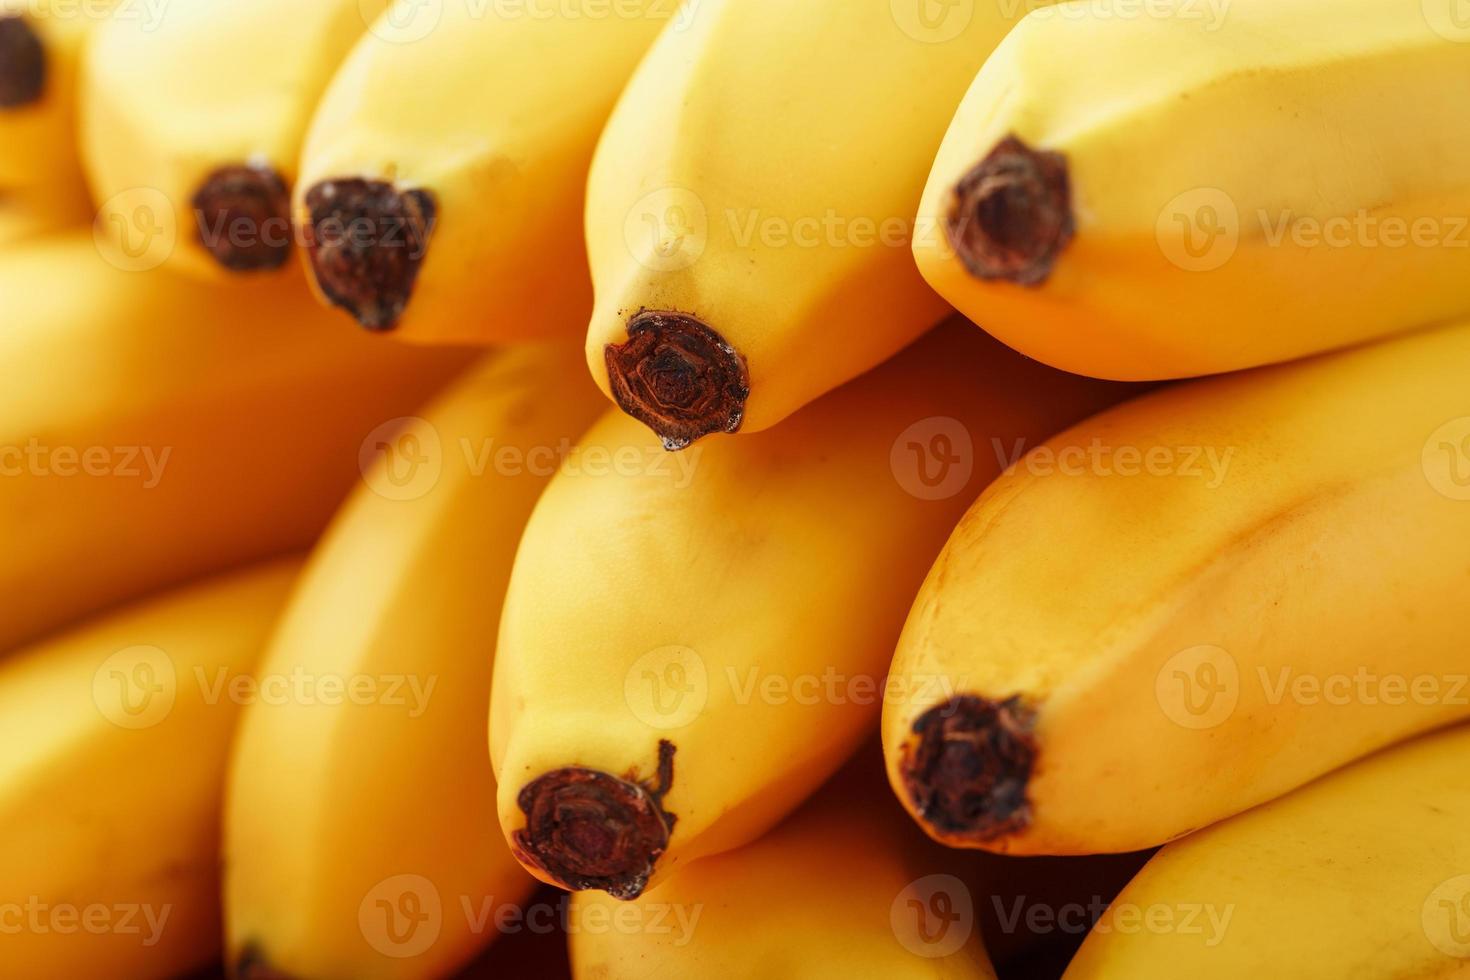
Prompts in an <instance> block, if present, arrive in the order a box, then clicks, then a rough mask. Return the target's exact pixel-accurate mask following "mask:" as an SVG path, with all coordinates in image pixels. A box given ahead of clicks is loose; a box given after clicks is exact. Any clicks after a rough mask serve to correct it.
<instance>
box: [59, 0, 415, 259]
mask: <svg viewBox="0 0 1470 980" xmlns="http://www.w3.org/2000/svg"><path fill="white" fill-rule="evenodd" d="M386 4H387V0H311V2H310V3H303V2H301V0H250V2H249V3H233V2H221V0H168V2H167V3H165V4H163V5H162V7H161V8H160V11H161V12H160V14H159V16H158V17H156V18H152V17H144V16H132V17H117V18H114V19H113V20H112V21H110V22H108V23H107V24H105V25H103V27H102V28H101V29H100V30H98V31H97V32H96V35H95V36H94V37H93V39H92V43H91V44H90V46H89V47H88V50H87V56H86V58H85V60H84V63H83V69H82V81H81V96H80V97H81V100H82V106H81V121H82V129H81V142H82V157H83V163H84V166H85V168H86V173H87V180H88V183H89V185H90V186H91V190H92V196H93V198H94V199H95V200H96V202H97V204H98V207H99V214H98V221H99V224H100V227H102V228H103V229H105V230H106V231H107V232H108V233H109V234H111V235H112V236H113V237H114V238H115V239H116V241H117V243H118V244H119V246H120V247H123V248H129V247H131V246H130V244H129V241H128V238H127V236H128V235H129V234H130V233H132V230H133V229H135V227H136V225H137V224H138V222H139V221H140V220H141V219H140V217H139V208H140V207H147V208H148V209H149V211H148V219H149V221H150V223H156V225H157V227H158V228H159V229H160V231H159V236H160V238H159V240H160V241H168V242H171V243H172V248H171V249H170V250H169V252H168V254H167V257H166V261H167V262H168V263H169V264H170V265H172V266H174V267H175V268H177V269H179V270H181V271H184V272H186V273H188V274H190V275H194V276H199V277H204V278H207V279H223V278H228V277H233V276H236V275H238V273H233V272H231V271H230V270H227V269H225V268H224V267H222V266H221V265H220V264H219V263H218V262H217V261H216V260H215V259H214V258H213V257H212V256H211V255H210V254H209V253H208V251H207V250H206V249H205V248H204V246H203V245H202V244H201V242H200V240H199V238H200V229H199V223H198V221H197V220H196V218H195V215H194V211H193V206H192V204H191V201H192V199H193V197H194V194H195V192H196V191H197V190H198V189H199V185H200V184H201V183H202V182H203V181H204V180H205V178H206V177H207V176H208V175H209V174H211V173H212V172H214V171H215V170H216V169H217V168H219V167H223V166H229V165H243V164H247V163H255V162H257V161H258V162H259V163H260V164H263V165H265V166H269V167H270V168H272V169H274V170H275V171H276V172H278V173H279V174H280V175H281V177H282V178H283V179H284V180H285V181H286V185H287V187H288V188H289V187H290V186H291V184H292V182H293V181H294V180H295V178H296V170H297V162H298V159H299V157H300V154H301V144H302V139H303V137H304V136H305V134H306V127H307V124H308V123H309V122H310V121H311V114H312V112H313V110H314V109H315V108H316V104H317V100H318V99H319V98H320V97H321V94H322V91H323V90H324V89H325V88H326V87H327V83H328V82H329V81H330V80H331V78H332V74H333V72H334V71H335V70H336V68H337V66H338V65H339V64H340V63H341V61H342V58H343V57H344V56H345V55H346V54H347V52H348V51H349V50H351V48H352V45H353V44H354V43H356V41H357V39H358V38H359V37H361V36H362V33H363V32H364V31H365V30H366V29H367V27H368V25H369V24H370V23H371V22H372V19H373V18H374V17H376V16H377V14H378V13H379V12H381V11H382V10H383V8H384V7H385V6H386ZM140 188H141V189H146V191H145V192H140V191H139V189H140ZM298 244H299V243H298ZM289 264H290V263H289V262H288V265H289Z"/></svg>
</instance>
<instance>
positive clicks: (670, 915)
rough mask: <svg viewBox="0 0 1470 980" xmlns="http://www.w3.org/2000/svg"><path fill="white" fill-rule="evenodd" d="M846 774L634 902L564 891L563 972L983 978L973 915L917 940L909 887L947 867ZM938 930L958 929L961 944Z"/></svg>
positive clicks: (615, 979) (987, 979) (659, 977)
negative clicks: (745, 839) (764, 830)
mask: <svg viewBox="0 0 1470 980" xmlns="http://www.w3.org/2000/svg"><path fill="white" fill-rule="evenodd" d="M852 768H853V767H849V769H848V770H844V772H843V774H842V775H840V776H838V777H837V779H836V780H834V781H833V782H832V783H830V784H828V785H827V786H825V787H823V789H822V790H821V792H820V793H819V794H818V795H817V796H816V797H814V798H813V799H812V800H811V801H810V802H808V803H807V804H806V805H805V806H804V807H802V809H801V810H799V811H797V812H796V813H795V814H793V815H792V816H791V817H790V818H788V819H787V820H786V821H784V822H783V823H782V824H781V825H780V826H779V827H777V828H776V829H775V830H773V831H771V832H770V833H769V834H767V835H765V836H764V837H762V838H761V839H760V840H757V841H755V842H754V843H752V844H748V845H746V846H745V847H742V848H740V849H739V850H736V851H731V852H730V853H728V854H722V855H719V856H717V857H712V858H710V859H709V860H707V861H701V862H700V863H699V864H697V865H695V866H694V867H692V868H690V869H689V870H688V871H686V872H685V873H683V874H681V875H679V876H678V877H677V878H675V879H673V880H672V881H669V882H667V883H666V884H664V885H661V886H660V887H658V888H657V889H655V890H653V891H651V892H648V893H647V894H645V895H644V896H643V897H642V898H640V899H636V900H634V901H633V902H630V903H624V902H619V901H617V900H616V899H614V898H611V897H609V896H608V895H606V894H604V893H602V892H581V893H579V894H577V895H576V896H575V897H574V898H573V899H572V911H571V917H570V919H569V920H568V928H569V932H570V936H569V944H570V947H571V954H572V972H573V975H574V976H576V977H577V978H579V980H643V978H647V980H683V978H686V977H722V978H730V980H765V978H768V977H799V978H802V980H825V978H830V980H843V978H848V977H852V978H871V980H889V978H892V980H962V978H972V980H982V978H983V980H994V977H995V972H994V971H993V970H992V969H991V965H990V961H989V959H988V958H987V957H986V953H985V948H984V946H983V944H982V942H981V938H980V933H979V930H978V928H976V926H975V920H974V918H973V917H970V918H969V919H968V921H966V920H964V919H960V920H957V921H955V922H952V923H947V924H945V925H944V926H942V927H940V926H939V925H938V924H937V923H936V922H935V921H934V920H933V919H932V912H931V913H930V915H931V919H930V920H929V921H928V922H924V923H923V928H925V929H927V930H929V931H928V932H927V934H925V933H922V932H920V931H919V927H918V926H917V923H919V922H920V921H921V920H918V919H915V918H913V917H914V916H917V915H920V914H922V912H923V908H922V907H923V905H925V904H926V901H925V900H926V899H930V897H931V895H930V893H929V892H927V891H924V892H921V891H919V890H918V889H917V888H915V887H913V886H914V883H915V882H920V881H923V880H925V879H926V878H928V877H929V876H931V875H935V874H942V873H946V872H949V871H950V868H949V867H948V863H947V861H946V860H945V857H944V856H943V855H940V854H937V853H936V850H938V849H933V850H930V849H926V848H924V847H923V846H922V843H923V842H922V837H920V836H919V834H918V832H917V831H916V830H914V828H913V827H912V826H904V825H903V815H902V813H901V812H900V811H899V810H898V808H897V807H895V806H893V804H892V801H891V800H887V799H883V798H881V795H880V794H882V793H883V789H882V787H881V785H879V784H877V783H876V782H875V781H873V780H869V779H864V778H854V776H855V775H858V774H855V773H854V772H853V771H852ZM875 768H876V767H875ZM861 775H866V774H865V773H864V774H861ZM916 837H918V838H919V839H918V840H915V838H916ZM954 880H955V881H957V880H958V879H954ZM961 888H964V889H965V891H966V892H967V893H969V894H968V897H969V899H970V903H971V907H973V906H974V905H975V904H977V903H978V902H979V901H983V899H982V898H981V897H980V896H978V895H976V894H974V893H973V892H971V891H970V889H968V888H967V887H966V886H964V885H950V886H949V887H948V888H947V889H946V898H948V899H949V900H950V902H951V906H954V905H955V904H957V903H955V901H954V900H955V899H956V898H958V895H956V894H954V893H956V892H958V891H959V890H960V889H961ZM906 892H907V893H908V894H907V895H906ZM909 900H913V901H915V902H916V903H918V904H919V905H920V911H915V910H912V909H910V908H908V907H907V904H908V901H909ZM895 906H897V908H895ZM948 929H955V930H960V929H965V930H967V935H966V936H965V938H964V941H963V943H961V942H959V941H958V939H959V936H958V935H956V936H955V937H954V941H951V940H950V936H949V935H948V934H947V932H946V931H945V930H948ZM951 946H953V947H954V948H953V949H952V950H951V949H950V947H951Z"/></svg>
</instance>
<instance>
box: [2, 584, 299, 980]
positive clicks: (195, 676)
mask: <svg viewBox="0 0 1470 980" xmlns="http://www.w3.org/2000/svg"><path fill="white" fill-rule="evenodd" d="M298 568H299V562H297V561H294V560H292V561H284V562H280V561H278V562H273V563H271V564H269V565H265V566H261V567H258V568H254V569H251V570H249V571H247V572H244V573H235V574H232V575H230V576H229V577H226V578H220V579H214V580H210V581H208V582H204V583H201V584H197V585H192V586H190V587H188V588H185V589H181V590H179V591H177V592H173V593H169V594H167V595H164V596H160V597H157V598H153V599H150V600H148V601H147V602H145V603H142V604H139V605H137V606H134V607H129V608H127V609H123V610H120V611H118V612H114V613H111V614H109V615H108V616H107V617H106V618H103V619H100V620H97V621H95V622H90V623H87V624H86V625H84V626H81V627H78V628H76V629H73V630H71V631H69V632H67V633H65V634H62V635H60V636H57V637H55V638H53V639H49V640H47V641H46V642H44V643H41V644H38V645H37V646H35V647H33V648H30V649H28V650H25V651H22V652H20V653H17V654H15V655H14V656H12V657H9V658H7V659H6V660H5V661H4V663H3V664H0V740H3V743H4V745H5V747H6V748H5V752H3V753H0V925H3V928H0V962H3V963H4V964H5V968H4V972H5V976H6V977H7V978H9V980H71V978H74V977H103V976H105V977H109V978H115V980H130V978H139V980H144V978H152V977H166V976H176V975H179V974H182V973H185V972H187V971H189V970H192V969H199V968H201V967H203V966H205V965H206V964H208V963H209V962H210V961H211V960H213V959H214V958H215V957H216V956H217V955H218V953H219V928H220V910H219V819H220V796H221V793H222V791H223V788H224V779H225V762H226V757H227V755H228V750H229V744H230V739H231V736H232V735H233V732H234V727H235V720H236V717H237V715H238V714H239V707H240V700H239V698H238V697H236V696H234V695H233V694H232V693H231V692H232V691H235V690H238V689H239V686H240V685H242V684H248V683H249V678H250V674H251V671H252V669H253V667H254V665H255V663H256V660H257V658H258V657H259V655H260V653H261V651H262V650H263V649H264V647H265V643H266V640H267V638H268V636H269V633H270V629H271V627H272V625H273V624H274V622H275V618H276V615H277V613H278V611H279V610H280V608H281V606H282V604H284V602H285V601H286V596H287V594H288V592H289V590H290V587H291V584H292V582H293V581H294V579H295V577H296V572H297V570H298Z"/></svg>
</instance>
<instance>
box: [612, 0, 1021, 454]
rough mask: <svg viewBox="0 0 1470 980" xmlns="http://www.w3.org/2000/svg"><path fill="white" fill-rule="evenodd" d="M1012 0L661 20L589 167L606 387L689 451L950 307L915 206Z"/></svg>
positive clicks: (805, 7)
mask: <svg viewBox="0 0 1470 980" xmlns="http://www.w3.org/2000/svg"><path fill="white" fill-rule="evenodd" d="M972 6H973V9H971V8H972ZM1005 6H1006V5H1004V4H1000V5H995V4H988V3H987V4H975V5H969V4H966V5H962V6H953V5H951V6H946V7H944V8H943V9H942V16H941V17H940V18H939V19H938V20H937V21H936V20H933V19H929V20H925V19H923V18H922V17H921V16H920V13H921V12H922V11H925V10H927V9H928V7H929V5H928V0H857V2H854V0H805V2H803V3H791V2H790V0H704V2H702V3H701V4H700V5H699V8H698V15H697V16H696V17H694V18H693V19H692V22H691V23H690V24H689V25H687V26H686V27H684V28H683V29H680V30H670V31H667V32H665V33H664V34H663V35H662V36H661V37H660V38H659V40H658V42H657V43H656V44H655V45H654V46H653V49H652V51H651V52H650V54H649V56H648V58H646V59H645V60H644V62H643V64H642V65H641V66H640V67H639V69H638V71H637V73H636V74H635V75H634V76H633V80H632V81H631V83H630V84H629V86H628V89H627V91H626V92H625V93H624V95H623V97H622V99H621V101H620V102H619V103H618V107H617V109H616V110H615V111H614V113H613V115H612V119H611V120H610V121H609V123H608V128H607V131H606V133H605V134H604V136H603V138H602V141H601V143H600V144H599V146H598V149H597V155H596V158H595V160H594V162H593V167H592V174H591V178H590V181H589V185H588V202H587V240H588V252H589V255H590V257H591V262H592V275H593V281H594V283H595V285H596V294H597V301H596V308H595V310H594V312H593V315H592V323H591V326H590V329H589V331H588V336H587V362H588V365H589V367H590V368H591V369H592V373H593V376H594V377H596V378H597V381H598V384H599V385H601V386H602V389H603V391H605V392H606V393H607V394H608V395H609V397H611V398H613V399H614V400H615V401H616V402H617V403H618V405H619V406H621V407H622V409H623V410H624V411H625V412H627V413H628V414H629V415H632V416H633V417H634V418H637V419H639V420H640V421H642V422H644V423H646V424H647V425H648V426H649V427H650V428H652V429H653V430H654V431H655V432H656V433H658V435H659V436H660V437H662V438H663V440H664V442H665V444H666V445H667V446H668V448H670V449H681V448H683V447H685V446H687V445H688V444H689V443H691V442H692V441H694V440H695V439H698V438H700V437H701V436H704V435H706V434H708V433H711V432H734V431H736V430H743V431H747V432H758V431H760V430H762V429H765V428H768V427H770V426H772V425H774V424H775V423H777V422H779V421H781V420H782V419H783V418H785V417H786V416H788V415H790V414H791V413H792V412H794V411H795V410H796V409H798V408H800V407H801V406H802V405H804V404H806V403H807V402H809V401H811V400H812V399H813V398H816V397H817V396H818V395H821V394H822V393H823V392H825V391H828V390H830V389H832V388H834V387H836V386H837V385H839V384H841V383H842V382H844V381H847V380H848V379H849V378H852V377H854V376H856V375H858V374H860V373H861V372H863V371H865V370H867V369H868V368H871V367H873V366H874V365H875V364H877V363H879V362H880V361H882V360H884V359H885V358H887V357H889V356H890V355H892V354H893V353H894V352H895V351H897V350H898V349H899V348H901V347H903V346H904V345H905V344H907V343H909V342H910V341H911V340H913V339H914V338H915V337H917V336H918V335H919V334H920V333H922V332H923V331H924V330H926V329H928V328H929V327H931V326H932V325H934V324H935V323H937V322H938V321H939V320H940V319H942V318H943V317H944V316H945V314H946V313H947V312H948V307H947V306H946V305H945V304H944V303H943V302H942V301H940V300H939V299H938V298H937V297H935V296H934V294H933V293H932V292H931V291H930V290H929V289H928V288H927V287H925V285H924V282H923V280H922V279H921V278H920V277H919V275H918V274H917V273H916V272H915V270H914V267H913V262H912V261H911V259H910V257H909V256H908V254H906V253H907V249H908V245H909V237H910V228H909V221H910V219H911V217H912V215H913V214H914V211H915V209H916V207H917V205H918V201H919V193H920V191H921V190H922V188H923V185H924V177H925V175H926V174H927V173H928V171H929V167H930V165H931V164H932V163H933V161H934V152H935V150H936V149H937V148H938V146H939V142H940V140H941V138H942V137H943V134H944V129H945V126H946V125H947V124H948V122H949V118H950V116H951V114H952V112H953V109H954V106H955V105H956V104H957V103H958V102H959V100H960V98H961V96H962V95H963V93H964V91H965V86H966V85H968V84H969V82H970V80H971V79H972V78H973V77H974V74H975V71H976V70H977V69H978V68H979V67H980V65H981V63H982V62H983V61H984V60H985V57H986V55H987V54H989V52H990V50H991V49H992V48H993V47H994V46H995V44H996V42H997V41H999V40H1000V39H1001V37H1002V36H1003V35H1004V34H1005V32H1006V30H1007V29H1008V28H1009V27H1010V25H1011V23H1012V22H1013V21H1014V20H1015V19H1017V17H1019V10H1015V11H1011V12H1007V11H1006V10H1005ZM1018 6H1019V5H1018Z"/></svg>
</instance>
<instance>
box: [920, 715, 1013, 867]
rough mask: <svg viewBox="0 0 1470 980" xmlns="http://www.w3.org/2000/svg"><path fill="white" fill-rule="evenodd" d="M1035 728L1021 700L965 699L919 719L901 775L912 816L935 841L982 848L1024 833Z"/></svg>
mask: <svg viewBox="0 0 1470 980" xmlns="http://www.w3.org/2000/svg"><path fill="white" fill-rule="evenodd" d="M1035 720H1036V713H1035V711H1034V710H1033V709H1032V708H1030V707H1029V706H1027V705H1026V704H1025V703H1024V702H1023V701H1022V700H1021V699H1020V698H1010V699H1008V700H1005V701H991V700H989V699H987V698H983V697H977V696H975V695H968V694H967V695H960V696H959V697H955V698H952V699H950V700H949V701H946V702H945V703H943V704H940V705H936V706H935V707H933V708H930V709H929V710H928V711H926V712H924V713H923V714H922V715H920V716H919V718H918V719H917V720H916V721H915V722H914V724H913V727H912V730H911V734H910V738H909V740H908V741H907V742H906V743H905V744H904V747H903V754H902V758H901V760H900V763H899V773H900V776H901V778H902V781H903V786H904V789H905V791H906V792H907V793H908V796H909V802H910V803H911V804H912V806H913V809H914V813H915V815H916V816H917V817H918V818H919V820H920V821H921V822H922V823H923V824H925V826H926V827H927V828H928V829H929V830H930V831H931V832H932V833H933V834H934V835H935V836H936V837H938V838H939V839H941V840H945V841H965V842H974V843H984V842H986V841H991V840H995V839H996V838H999V837H1004V836H1007V835H1009V834H1014V833H1016V832H1018V831H1021V830H1024V829H1025V828H1026V826H1027V824H1028V823H1029V822H1030V819H1031V808H1030V804H1029V802H1028V801H1027V797H1026V789H1027V784H1028V783H1029V782H1030V779H1031V770H1032V766H1033V765H1034V763H1035V759H1036V739H1035V736H1034V734H1033V728H1034V726H1035Z"/></svg>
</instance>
